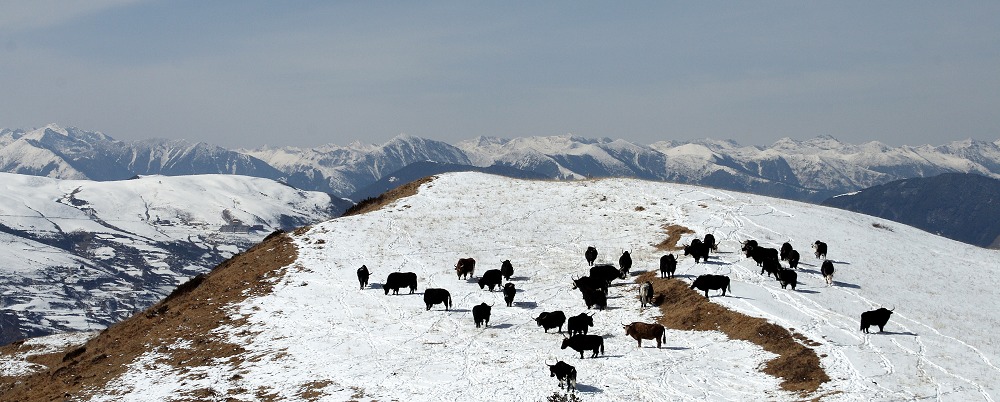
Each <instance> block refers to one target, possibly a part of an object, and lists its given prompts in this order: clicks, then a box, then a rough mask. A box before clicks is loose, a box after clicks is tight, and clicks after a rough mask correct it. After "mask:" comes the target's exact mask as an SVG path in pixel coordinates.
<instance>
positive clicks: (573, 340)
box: [560, 335, 604, 359]
mask: <svg viewBox="0 0 1000 402" xmlns="http://www.w3.org/2000/svg"><path fill="white" fill-rule="evenodd" d="M567 347H569V348H573V350H575V351H577V352H580V358H581V359H582V358H583V351H585V350H593V351H594V354H593V355H591V356H590V357H591V358H595V357H597V351H598V350H600V351H601V354H602V355H603V354H604V338H602V337H600V336H598V335H573V336H571V337H569V338H563V341H562V347H560V349H566V348H567Z"/></svg>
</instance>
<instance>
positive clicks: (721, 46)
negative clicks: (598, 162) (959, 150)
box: [0, 0, 1000, 148]
mask: <svg viewBox="0 0 1000 402" xmlns="http://www.w3.org/2000/svg"><path fill="white" fill-rule="evenodd" d="M998 20H1000V2H996V1H958V2H934V1H884V2H862V1H846V2H825V3H821V2H801V1H762V2H735V1H704V2H701V1H699V2H675V1H649V2H645V1H637V2H628V3H624V4H623V3H619V2H596V1H547V2H519V1H503V2H500V1H493V2H474V1H454V2H450V1H431V2H383V1H288V2H267V1H253V0H247V1H227V0H219V1H211V2H205V1H187V0H178V1H135V0H86V1H49V0H35V1H17V0H0V127H5V128H33V127H41V126H44V125H46V124H49V123H55V124H58V125H60V126H64V127H68V126H74V127H79V128H81V129H84V130H91V131H101V132H103V133H105V134H108V135H110V136H112V137H114V138H116V139H120V140H131V139H145V138H181V139H187V140H190V141H204V142H208V143H213V144H217V145H221V146H225V147H234V148H235V147H247V148H249V147H257V146H261V145H264V144H267V145H272V146H302V147H310V146H317V145H322V144H328V143H333V144H341V145H346V144H348V143H351V142H354V141H361V142H363V143H375V144H377V143H383V142H385V141H387V140H389V139H391V138H392V137H395V136H397V135H399V134H403V133H405V134H410V135H415V136H419V137H424V138H430V139H436V140H442V141H446V142H451V143H454V142H458V141H461V140H465V139H471V138H475V137H478V136H495V137H504V138H514V137H525V136H548V135H563V134H568V133H572V134H574V135H578V136H583V137H610V138H621V139H625V140H628V141H632V142H636V143H640V144H650V143H653V142H656V141H663V140H688V139H698V138H714V139H733V140H736V141H738V142H740V143H742V144H745V145H767V144H771V143H773V142H774V141H776V140H778V139H781V138H784V137H790V138H793V139H809V138H813V137H816V136H819V135H831V136H833V137H836V138H837V139H839V140H841V141H844V142H851V143H861V142H867V141H872V140H877V141H881V142H884V143H886V144H889V145H897V146H898V145H904V144H909V145H919V144H934V145H938V144H943V143H946V142H949V141H952V140H961V139H967V138H973V139H979V140H988V141H995V140H997V139H998V138H1000V113H998V112H1000V24H998V23H997V21H998Z"/></svg>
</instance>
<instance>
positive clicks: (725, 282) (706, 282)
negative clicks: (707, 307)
mask: <svg viewBox="0 0 1000 402" xmlns="http://www.w3.org/2000/svg"><path fill="white" fill-rule="evenodd" d="M694 288H698V290H703V291H705V297H706V298H708V291H709V290H719V289H721V290H722V295H723V296H725V295H726V290H727V289H728V290H729V292H730V293H732V292H733V288H731V287H730V286H729V277H728V276H725V275H712V274H705V275H699V276H698V277H697V278H695V280H694V282H693V283H691V289H694Z"/></svg>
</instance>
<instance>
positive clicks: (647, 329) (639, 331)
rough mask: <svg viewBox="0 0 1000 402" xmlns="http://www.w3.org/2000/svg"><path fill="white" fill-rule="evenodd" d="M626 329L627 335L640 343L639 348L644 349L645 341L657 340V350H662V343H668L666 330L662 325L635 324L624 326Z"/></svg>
mask: <svg viewBox="0 0 1000 402" xmlns="http://www.w3.org/2000/svg"><path fill="white" fill-rule="evenodd" d="M622 327H623V328H624V329H625V335H628V336H631V337H632V339H635V340H636V341H638V342H639V347H640V348H641V347H642V340H643V339H655V340H656V348H657V349H659V348H660V345H661V343H660V341H661V340H662V341H663V343H666V342H667V336H666V330H665V329H664V328H663V325H660V324H646V323H644V322H633V323H631V324H628V325H622Z"/></svg>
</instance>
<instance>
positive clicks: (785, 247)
mask: <svg viewBox="0 0 1000 402" xmlns="http://www.w3.org/2000/svg"><path fill="white" fill-rule="evenodd" d="M792 250H793V248H792V245H791V243H789V242H787V241H786V242H784V243H782V244H781V249H779V250H778V253H779V254H780V257H781V260H782V261H788V253H790V252H791V251H792Z"/></svg>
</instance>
